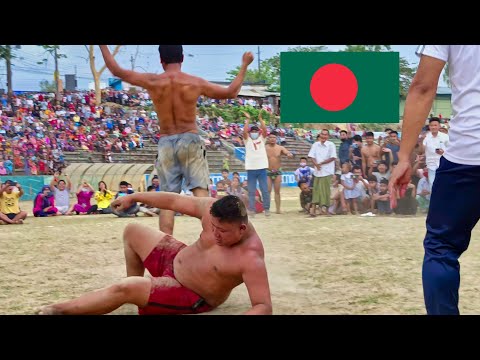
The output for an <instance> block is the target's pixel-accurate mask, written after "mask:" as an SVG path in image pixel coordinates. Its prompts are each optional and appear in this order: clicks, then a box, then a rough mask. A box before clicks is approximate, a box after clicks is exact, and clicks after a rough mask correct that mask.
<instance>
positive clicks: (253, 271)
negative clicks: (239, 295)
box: [242, 254, 272, 315]
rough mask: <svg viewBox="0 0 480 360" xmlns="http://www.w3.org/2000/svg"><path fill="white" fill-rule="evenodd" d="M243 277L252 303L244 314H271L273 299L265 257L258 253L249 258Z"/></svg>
mask: <svg viewBox="0 0 480 360" xmlns="http://www.w3.org/2000/svg"><path fill="white" fill-rule="evenodd" d="M242 277H243V282H244V283H245V286H246V287H247V291H248V295H249V297H250V302H251V304H252V307H251V309H249V310H248V311H246V312H245V313H244V315H271V314H272V299H271V295H270V287H269V285H268V275H267V268H266V266H265V262H264V261H263V259H262V258H261V257H259V256H258V255H257V254H255V255H254V256H252V257H251V258H249V259H248V260H247V261H246V265H245V270H244V272H243V275H242Z"/></svg>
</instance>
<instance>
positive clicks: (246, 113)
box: [242, 111, 250, 120]
mask: <svg viewBox="0 0 480 360" xmlns="http://www.w3.org/2000/svg"><path fill="white" fill-rule="evenodd" d="M242 114H243V115H244V116H245V117H246V118H247V120H250V114H249V113H248V112H246V111H242Z"/></svg>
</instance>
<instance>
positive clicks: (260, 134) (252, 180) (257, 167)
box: [243, 112, 270, 216]
mask: <svg viewBox="0 0 480 360" xmlns="http://www.w3.org/2000/svg"><path fill="white" fill-rule="evenodd" d="M243 114H244V115H245V125H244V127H243V139H244V141H245V170H246V171H247V181H248V207H249V209H248V211H249V215H250V216H254V215H255V193H256V190H257V181H258V186H259V187H260V192H261V193H262V198H263V207H264V209H265V216H270V192H269V191H268V179H267V168H268V156H267V149H266V148H265V139H266V138H267V127H266V126H265V122H264V121H263V119H262V115H261V114H259V116H258V119H259V120H260V126H261V129H259V128H258V126H256V125H253V126H252V127H250V128H249V122H250V114H248V113H247V112H243ZM260 130H261V131H260Z"/></svg>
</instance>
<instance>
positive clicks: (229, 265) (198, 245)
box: [173, 214, 264, 307]
mask: <svg viewBox="0 0 480 360" xmlns="http://www.w3.org/2000/svg"><path fill="white" fill-rule="evenodd" d="M202 227H203V231H202V233H201V234H200V237H199V239H198V240H197V241H196V242H195V243H193V244H192V245H190V246H188V247H186V248H184V249H183V250H181V251H180V252H179V253H178V255H177V256H176V257H175V260H174V265H173V266H174V273H175V278H176V279H177V281H178V282H179V283H181V284H182V285H183V286H185V287H187V288H189V289H190V290H192V291H194V292H195V293H197V294H198V295H200V296H201V297H202V298H204V299H205V301H206V302H207V303H208V304H209V305H211V306H213V307H216V306H219V305H220V304H222V303H224V302H225V301H226V300H227V298H228V296H229V295H230V293H231V291H232V290H233V288H235V287H236V286H238V285H240V284H242V283H243V278H242V273H243V269H244V266H243V265H244V263H245V261H246V260H247V258H248V257H250V256H259V257H261V258H262V259H263V257H264V250H263V245H262V243H261V241H260V238H259V237H258V235H257V233H256V232H255V229H254V228H253V226H252V225H251V224H249V225H248V227H249V229H248V235H247V237H246V238H245V239H244V240H243V241H241V242H240V243H238V244H236V245H234V246H232V247H226V246H219V245H218V244H217V243H216V240H215V238H214V235H213V230H212V224H211V216H210V215H209V214H207V215H205V216H204V217H203V218H202Z"/></svg>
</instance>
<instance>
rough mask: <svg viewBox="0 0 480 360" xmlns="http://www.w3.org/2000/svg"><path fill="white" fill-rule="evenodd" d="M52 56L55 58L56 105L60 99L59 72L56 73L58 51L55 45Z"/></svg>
mask: <svg viewBox="0 0 480 360" xmlns="http://www.w3.org/2000/svg"><path fill="white" fill-rule="evenodd" d="M53 58H54V59H55V76H54V78H55V90H56V91H55V99H56V101H55V104H56V105H58V103H59V101H60V99H59V97H60V76H59V75H60V74H59V73H58V52H57V48H56V47H55V49H54V51H53Z"/></svg>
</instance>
